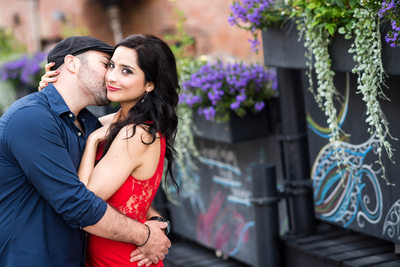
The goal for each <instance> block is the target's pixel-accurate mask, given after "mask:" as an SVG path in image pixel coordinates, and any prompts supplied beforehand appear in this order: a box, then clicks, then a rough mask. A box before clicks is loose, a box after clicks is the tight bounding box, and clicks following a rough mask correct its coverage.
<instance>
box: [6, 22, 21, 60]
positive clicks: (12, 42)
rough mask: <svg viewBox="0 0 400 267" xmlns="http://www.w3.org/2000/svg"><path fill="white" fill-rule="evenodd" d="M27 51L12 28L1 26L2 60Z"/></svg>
mask: <svg viewBox="0 0 400 267" xmlns="http://www.w3.org/2000/svg"><path fill="white" fill-rule="evenodd" d="M25 51H26V50H25V47H24V46H23V45H22V44H21V43H20V42H18V41H17V40H16V39H15V37H14V34H13V32H12V30H10V29H5V28H2V27H0V61H4V60H6V59H8V58H10V57H13V56H15V54H19V53H23V52H25Z"/></svg>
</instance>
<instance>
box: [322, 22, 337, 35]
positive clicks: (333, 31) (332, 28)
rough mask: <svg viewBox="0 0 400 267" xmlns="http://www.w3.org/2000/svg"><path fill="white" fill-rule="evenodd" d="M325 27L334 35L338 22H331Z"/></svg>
mask: <svg viewBox="0 0 400 267" xmlns="http://www.w3.org/2000/svg"><path fill="white" fill-rule="evenodd" d="M325 29H327V30H328V32H329V34H330V35H334V34H335V30H336V24H334V23H329V24H326V25H325Z"/></svg>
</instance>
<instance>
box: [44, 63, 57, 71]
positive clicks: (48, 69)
mask: <svg viewBox="0 0 400 267" xmlns="http://www.w3.org/2000/svg"><path fill="white" fill-rule="evenodd" d="M54 64H56V63H54V62H50V63H47V64H46V65H45V66H44V70H45V71H46V72H49V71H50V68H51V67H53V66H54Z"/></svg>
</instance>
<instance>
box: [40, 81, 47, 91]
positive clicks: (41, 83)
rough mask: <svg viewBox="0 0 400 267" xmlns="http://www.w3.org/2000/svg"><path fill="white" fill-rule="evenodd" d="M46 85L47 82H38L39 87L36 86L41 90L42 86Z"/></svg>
mask: <svg viewBox="0 0 400 267" xmlns="http://www.w3.org/2000/svg"><path fill="white" fill-rule="evenodd" d="M47 85H48V83H46V82H39V87H38V91H39V92H40V91H42V89H43V88H45V87H46V86H47Z"/></svg>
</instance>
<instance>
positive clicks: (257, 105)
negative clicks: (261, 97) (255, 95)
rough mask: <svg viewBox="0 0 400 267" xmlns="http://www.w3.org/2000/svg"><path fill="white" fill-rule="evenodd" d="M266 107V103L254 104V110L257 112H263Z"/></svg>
mask: <svg viewBox="0 0 400 267" xmlns="http://www.w3.org/2000/svg"><path fill="white" fill-rule="evenodd" d="M264 107H265V103H264V102H257V103H255V104H254V108H255V109H256V110H257V111H261V110H262V109H263V108H264Z"/></svg>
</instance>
